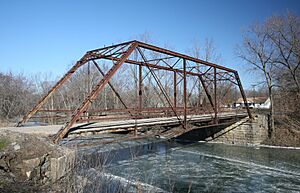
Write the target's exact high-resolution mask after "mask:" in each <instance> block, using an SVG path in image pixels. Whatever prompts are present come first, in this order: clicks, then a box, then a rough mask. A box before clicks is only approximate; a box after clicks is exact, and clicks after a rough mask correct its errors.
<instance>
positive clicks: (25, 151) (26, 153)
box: [0, 130, 75, 192]
mask: <svg viewBox="0 0 300 193" xmlns="http://www.w3.org/2000/svg"><path fill="white" fill-rule="evenodd" d="M74 160H75V153H74V151H72V150H70V149H67V148H64V147H61V146H58V145H54V144H52V143H51V142H50V141H49V139H48V138H46V137H41V136H35V135H29V134H24V133H18V132H11V131H7V130H0V192H41V191H42V192H51V191H54V192H59V191H60V190H61V186H60V185H59V184H60V181H61V180H60V179H62V178H63V177H65V175H66V174H67V173H68V172H69V171H71V170H72V168H73V164H74Z"/></svg>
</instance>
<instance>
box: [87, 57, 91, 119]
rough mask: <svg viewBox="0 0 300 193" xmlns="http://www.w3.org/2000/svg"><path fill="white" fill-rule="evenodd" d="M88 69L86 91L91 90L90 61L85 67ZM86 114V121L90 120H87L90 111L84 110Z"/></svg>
mask: <svg viewBox="0 0 300 193" xmlns="http://www.w3.org/2000/svg"><path fill="white" fill-rule="evenodd" d="M87 68H88V69H87V70H88V80H87V93H90V92H91V85H90V84H91V77H90V75H91V69H90V61H89V62H88V67H87ZM86 116H87V118H88V121H87V122H88V123H89V122H90V121H89V119H90V113H89V112H88V111H87V112H86Z"/></svg>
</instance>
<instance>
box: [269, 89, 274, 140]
mask: <svg viewBox="0 0 300 193" xmlns="http://www.w3.org/2000/svg"><path fill="white" fill-rule="evenodd" d="M268 89H269V97H270V114H269V115H270V117H269V138H271V137H272V135H273V133H274V130H275V127H274V103H273V102H274V100H273V92H272V85H270V84H268Z"/></svg>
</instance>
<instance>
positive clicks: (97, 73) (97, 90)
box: [18, 40, 251, 143]
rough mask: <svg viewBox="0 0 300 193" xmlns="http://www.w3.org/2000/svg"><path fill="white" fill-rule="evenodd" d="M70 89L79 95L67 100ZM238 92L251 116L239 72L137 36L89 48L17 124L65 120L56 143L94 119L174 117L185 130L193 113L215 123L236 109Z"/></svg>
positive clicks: (188, 126)
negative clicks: (65, 93) (32, 121)
mask: <svg viewBox="0 0 300 193" xmlns="http://www.w3.org/2000/svg"><path fill="white" fill-rule="evenodd" d="M83 71H84V73H83ZM80 73H81V75H82V74H83V76H79V75H78V74H80ZM74 77H75V78H74ZM77 77H83V78H82V79H78V78H77ZM76 78H77V79H76ZM74 80H77V82H76V83H75V84H74V83H72V81H73V82H74ZM83 83H84V86H80V87H79V86H78V85H79V84H83ZM68 84H69V85H73V86H75V89H74V88H71V87H70V86H67V85H68ZM76 86H77V87H76ZM83 87H84V89H83ZM76 88H77V89H76ZM233 88H235V90H233ZM62 89H64V90H63V91H61V90H62ZM68 89H69V90H68ZM65 90H68V92H69V93H70V90H71V91H72V93H75V94H73V95H74V97H73V98H72V97H71V99H69V100H65V99H63V97H64V92H67V91H65ZM233 93H238V95H240V96H241V97H242V98H243V100H244V102H245V105H246V108H245V110H246V111H247V114H248V116H249V117H250V118H251V113H250V110H249V108H248V106H247V103H246V96H245V93H244V90H243V87H242V84H241V81H240V78H239V75H238V72H237V71H236V70H233V69H230V68H227V67H224V66H221V65H217V64H214V63H210V62H207V61H203V60H200V59H198V58H194V57H191V56H187V55H184V54H180V53H177V52H174V51H171V50H168V49H165V48H160V47H156V46H153V45H150V44H146V43H143V42H139V41H135V40H134V41H129V42H125V43H121V44H117V45H112V46H107V47H103V48H100V49H95V50H91V51H88V52H86V53H85V54H84V56H83V57H82V58H81V59H80V60H78V61H77V62H76V63H75V64H74V66H72V68H71V69H70V70H69V71H68V72H67V73H66V74H65V75H64V76H63V77H62V78H61V79H60V80H59V81H58V82H57V83H56V84H54V85H53V87H52V88H51V89H50V90H49V91H48V92H47V93H46V94H45V95H44V97H43V98H41V99H40V100H39V101H38V103H37V104H36V106H35V107H34V108H32V110H30V111H29V112H28V113H27V114H26V115H25V116H24V117H23V119H22V120H21V121H20V122H19V123H18V126H21V125H24V124H25V123H26V122H28V121H29V120H35V121H37V120H39V121H45V122H47V123H49V122H52V123H55V124H60V123H64V126H63V127H62V129H61V130H59V132H58V133H57V134H56V135H55V137H54V142H55V143H57V142H59V141H60V140H61V139H62V138H64V137H65V136H66V135H67V134H68V133H69V131H70V129H71V128H72V127H73V126H74V124H76V123H81V122H83V123H84V122H91V121H100V122H101V121H102V120H126V119H127V120H128V119H132V120H138V119H145V118H155V117H175V118H176V120H177V121H178V124H179V125H180V127H181V129H182V130H183V131H184V130H189V129H190V127H191V125H190V124H189V121H190V120H191V119H192V116H193V115H201V114H209V115H211V116H212V120H213V122H212V124H216V123H218V115H219V114H220V113H222V112H224V111H230V112H231V111H236V109H233V108H232V106H231V105H230V104H232V102H233V98H234V97H232V95H233ZM76 94H77V95H76ZM55 96H56V97H58V98H59V97H60V98H61V100H58V99H55V98H54V97H55ZM76 97H78V100H77V98H76ZM55 101H62V102H61V103H62V104H61V105H58V104H55ZM70 101H71V102H70ZM74 101H77V102H78V103H77V104H75V102H74ZM108 101H110V102H109V103H108ZM51 102H52V105H49V104H48V103H51ZM57 103H59V102H57ZM242 110H244V109H242ZM49 120H51V121H49Z"/></svg>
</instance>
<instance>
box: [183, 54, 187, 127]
mask: <svg viewBox="0 0 300 193" xmlns="http://www.w3.org/2000/svg"><path fill="white" fill-rule="evenodd" d="M183 101H184V107H183V109H184V115H183V116H184V117H183V123H184V129H186V128H187V119H186V117H187V116H186V114H187V95H186V60H185V59H183Z"/></svg>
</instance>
